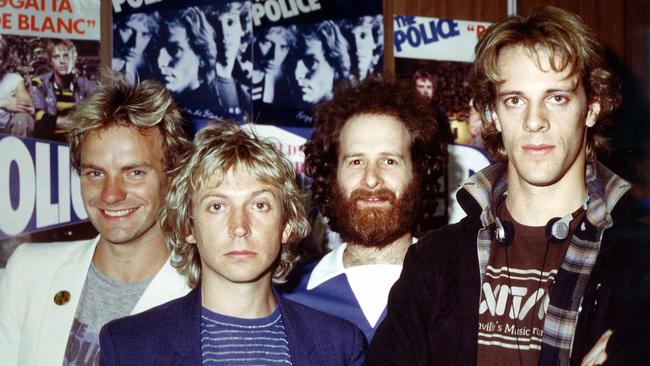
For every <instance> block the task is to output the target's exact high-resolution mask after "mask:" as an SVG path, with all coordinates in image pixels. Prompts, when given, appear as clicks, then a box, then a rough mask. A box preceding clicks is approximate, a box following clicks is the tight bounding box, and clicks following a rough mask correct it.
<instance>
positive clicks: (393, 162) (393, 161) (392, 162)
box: [386, 158, 397, 165]
mask: <svg viewBox="0 0 650 366" xmlns="http://www.w3.org/2000/svg"><path fill="white" fill-rule="evenodd" d="M386 164H387V165H395V164H397V160H395V159H391V158H388V159H386Z"/></svg>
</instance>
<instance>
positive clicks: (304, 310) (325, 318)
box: [280, 298, 360, 334]
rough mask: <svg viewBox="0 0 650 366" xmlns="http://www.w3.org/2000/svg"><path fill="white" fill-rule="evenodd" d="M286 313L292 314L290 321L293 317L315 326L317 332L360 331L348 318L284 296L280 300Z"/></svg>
mask: <svg viewBox="0 0 650 366" xmlns="http://www.w3.org/2000/svg"><path fill="white" fill-rule="evenodd" d="M280 301H281V302H282V307H283V309H284V313H285V314H287V315H290V318H289V320H288V321H289V322H290V321H291V318H292V317H296V318H297V320H299V321H301V322H302V323H303V324H306V325H309V326H310V327H313V328H314V329H315V330H316V331H317V332H321V331H323V330H326V331H328V332H337V334H338V333H340V334H350V332H360V331H359V328H357V326H356V325H354V324H352V323H350V322H349V321H347V320H344V319H341V318H338V317H335V316H333V315H329V314H326V313H324V312H322V311H319V310H316V309H313V308H310V307H308V306H305V305H302V304H299V303H297V302H294V301H291V300H289V299H286V298H283V299H281V300H280Z"/></svg>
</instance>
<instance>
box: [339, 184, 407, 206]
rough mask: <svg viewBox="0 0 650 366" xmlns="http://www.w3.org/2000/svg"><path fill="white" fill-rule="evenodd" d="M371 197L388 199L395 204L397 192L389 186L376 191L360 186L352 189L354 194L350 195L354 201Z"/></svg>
mask: <svg viewBox="0 0 650 366" xmlns="http://www.w3.org/2000/svg"><path fill="white" fill-rule="evenodd" d="M371 198H374V199H378V200H382V201H388V202H390V204H391V205H393V206H394V205H395V202H396V201H397V197H396V196H395V192H393V191H391V190H390V189H388V188H380V189H378V190H375V191H370V190H367V189H363V188H359V189H355V190H354V191H352V194H351V195H350V200H352V201H359V200H367V199H371Z"/></svg>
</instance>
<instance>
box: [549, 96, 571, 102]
mask: <svg viewBox="0 0 650 366" xmlns="http://www.w3.org/2000/svg"><path fill="white" fill-rule="evenodd" d="M568 100H569V99H568V98H567V97H565V96H564V95H554V96H552V97H551V102H553V103H555V104H562V103H566V102H567V101H568Z"/></svg>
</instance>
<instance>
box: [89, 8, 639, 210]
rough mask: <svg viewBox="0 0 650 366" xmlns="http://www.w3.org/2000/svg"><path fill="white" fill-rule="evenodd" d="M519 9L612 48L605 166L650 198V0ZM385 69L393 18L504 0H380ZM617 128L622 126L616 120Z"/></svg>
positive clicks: (105, 49) (389, 67)
mask: <svg viewBox="0 0 650 366" xmlns="http://www.w3.org/2000/svg"><path fill="white" fill-rule="evenodd" d="M516 2H517V13H518V14H522V15H527V14H530V13H531V12H532V11H533V9H535V8H536V7H538V6H541V5H554V6H558V7H561V8H564V9H567V10H570V11H573V12H575V13H577V14H578V15H580V16H581V17H582V18H583V19H584V21H585V22H586V23H587V24H588V25H589V26H590V27H591V28H592V29H593V30H594V31H595V32H596V34H597V35H598V38H599V39H600V40H601V42H603V44H604V45H605V46H606V47H607V48H608V49H609V50H610V51H611V59H612V60H613V61H614V62H615V63H616V67H617V71H618V72H619V73H621V74H623V86H624V97H625V99H624V104H623V107H622V112H621V118H620V119H621V122H620V123H624V128H620V129H619V130H618V131H617V135H615V136H614V144H615V147H616V149H615V153H614V155H613V156H612V158H611V159H610V162H609V164H608V165H609V166H613V167H616V168H617V169H618V171H617V172H618V173H620V174H623V176H624V177H625V178H627V179H629V180H631V181H633V183H635V188H634V189H635V194H636V195H637V197H641V198H644V199H646V200H650V174H649V173H647V172H646V171H647V170H648V167H649V166H650V158H648V153H647V151H648V150H650V148H649V146H648V141H650V127H649V125H650V123H648V121H650V112H649V111H648V110H649V107H648V106H649V105H650V69H649V68H650V0H614V1H612V0H517V1H516ZM383 4H384V24H385V27H386V30H385V32H384V34H385V45H386V47H385V50H386V51H385V57H384V60H385V61H384V67H385V72H386V73H387V74H394V71H395V63H394V59H393V37H392V36H393V21H392V16H393V15H394V14H398V15H417V16H428V17H437V18H454V19H462V20H475V21H488V22H494V21H497V20H499V19H502V18H504V17H506V16H507V13H508V0H383ZM101 5H102V17H101V22H102V42H101V60H102V65H106V66H109V65H110V60H111V46H112V26H111V21H112V20H111V0H101ZM619 126H620V124H619Z"/></svg>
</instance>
